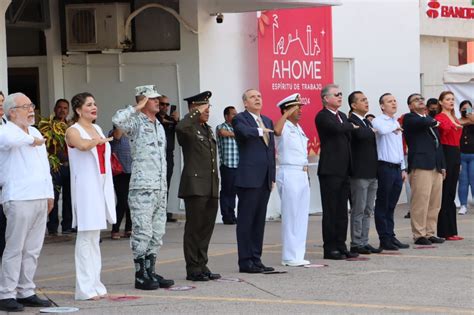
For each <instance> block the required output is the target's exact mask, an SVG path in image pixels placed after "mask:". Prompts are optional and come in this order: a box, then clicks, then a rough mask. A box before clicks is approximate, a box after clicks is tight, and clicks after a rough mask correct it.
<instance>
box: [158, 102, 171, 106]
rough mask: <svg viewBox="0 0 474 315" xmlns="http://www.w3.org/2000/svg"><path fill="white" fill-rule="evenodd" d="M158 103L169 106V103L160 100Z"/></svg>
mask: <svg viewBox="0 0 474 315" xmlns="http://www.w3.org/2000/svg"><path fill="white" fill-rule="evenodd" d="M160 105H162V106H170V103H165V102H160Z"/></svg>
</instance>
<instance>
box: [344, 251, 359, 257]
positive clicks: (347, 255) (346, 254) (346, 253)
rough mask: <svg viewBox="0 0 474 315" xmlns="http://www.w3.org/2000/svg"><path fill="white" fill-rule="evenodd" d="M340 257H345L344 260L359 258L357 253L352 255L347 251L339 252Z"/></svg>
mask: <svg viewBox="0 0 474 315" xmlns="http://www.w3.org/2000/svg"><path fill="white" fill-rule="evenodd" d="M339 252H340V253H341V255H342V256H346V258H356V257H359V253H353V252H350V251H348V250H347V249H343V250H339Z"/></svg>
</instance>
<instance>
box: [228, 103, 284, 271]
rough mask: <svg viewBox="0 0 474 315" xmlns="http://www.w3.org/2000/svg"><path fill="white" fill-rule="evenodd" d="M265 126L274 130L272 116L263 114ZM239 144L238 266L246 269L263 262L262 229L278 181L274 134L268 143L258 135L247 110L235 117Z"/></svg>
mask: <svg viewBox="0 0 474 315" xmlns="http://www.w3.org/2000/svg"><path fill="white" fill-rule="evenodd" d="M260 117H261V119H262V122H263V124H264V125H265V127H266V128H268V129H272V130H273V122H272V121H271V119H270V118H268V117H265V116H263V115H261V116H260ZM232 126H233V127H234V132H235V139H236V141H237V145H238V147H239V166H238V167H237V174H236V177H235V186H236V187H237V195H238V197H239V205H238V216H237V246H238V251H239V267H240V268H241V269H247V268H251V267H255V266H257V267H258V266H260V265H261V264H262V262H261V259H260V257H261V256H262V246H263V233H264V229H265V218H266V214H267V204H268V199H269V198H270V192H271V190H272V182H275V138H274V135H273V133H270V134H269V136H270V139H269V143H268V146H267V145H266V144H265V142H264V140H263V137H260V136H259V133H258V125H257V123H256V121H255V119H254V118H253V116H252V115H251V114H250V113H249V112H248V111H244V112H242V113H239V114H238V115H237V116H235V117H234V119H233V120H232Z"/></svg>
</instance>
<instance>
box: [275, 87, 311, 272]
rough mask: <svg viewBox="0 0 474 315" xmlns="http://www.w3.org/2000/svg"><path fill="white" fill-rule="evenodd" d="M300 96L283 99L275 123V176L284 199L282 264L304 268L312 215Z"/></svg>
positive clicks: (306, 142) (306, 262) (282, 209)
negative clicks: (310, 215)
mask: <svg viewBox="0 0 474 315" xmlns="http://www.w3.org/2000/svg"><path fill="white" fill-rule="evenodd" d="M301 106H303V104H302V103H301V100H300V94H298V93H296V94H293V95H290V96H288V97H286V98H285V99H283V100H281V101H280V102H279V103H278V104H277V107H279V108H280V110H281V113H282V117H281V118H280V120H278V122H277V123H276V124H275V127H274V131H275V136H276V148H277V156H278V161H279V164H280V166H279V170H278V172H277V176H276V183H277V187H278V193H279V194H280V199H281V217H282V233H281V234H282V244H283V250H282V265H284V266H291V267H297V266H304V265H308V264H309V263H310V262H309V261H307V260H305V259H304V255H305V251H306V234H307V230H308V215H309V200H310V191H309V180H308V153H307V145H308V138H307V137H306V135H305V133H304V131H303V129H301V126H300V125H299V124H298V121H299V120H300V118H301Z"/></svg>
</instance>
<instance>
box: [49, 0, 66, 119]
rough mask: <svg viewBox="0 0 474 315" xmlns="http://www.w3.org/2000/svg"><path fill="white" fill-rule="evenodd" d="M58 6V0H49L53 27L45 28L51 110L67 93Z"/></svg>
mask: <svg viewBox="0 0 474 315" xmlns="http://www.w3.org/2000/svg"><path fill="white" fill-rule="evenodd" d="M58 7H59V6H58V0H49V12H50V16H51V28H49V29H47V30H45V32H44V35H45V37H46V51H47V55H46V60H47V68H48V101H49V108H50V109H51V112H52V109H53V106H54V102H55V101H56V100H57V99H58V98H65V97H66V95H64V83H63V82H64V81H63V65H62V54H61V34H60V25H59V8H58Z"/></svg>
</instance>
